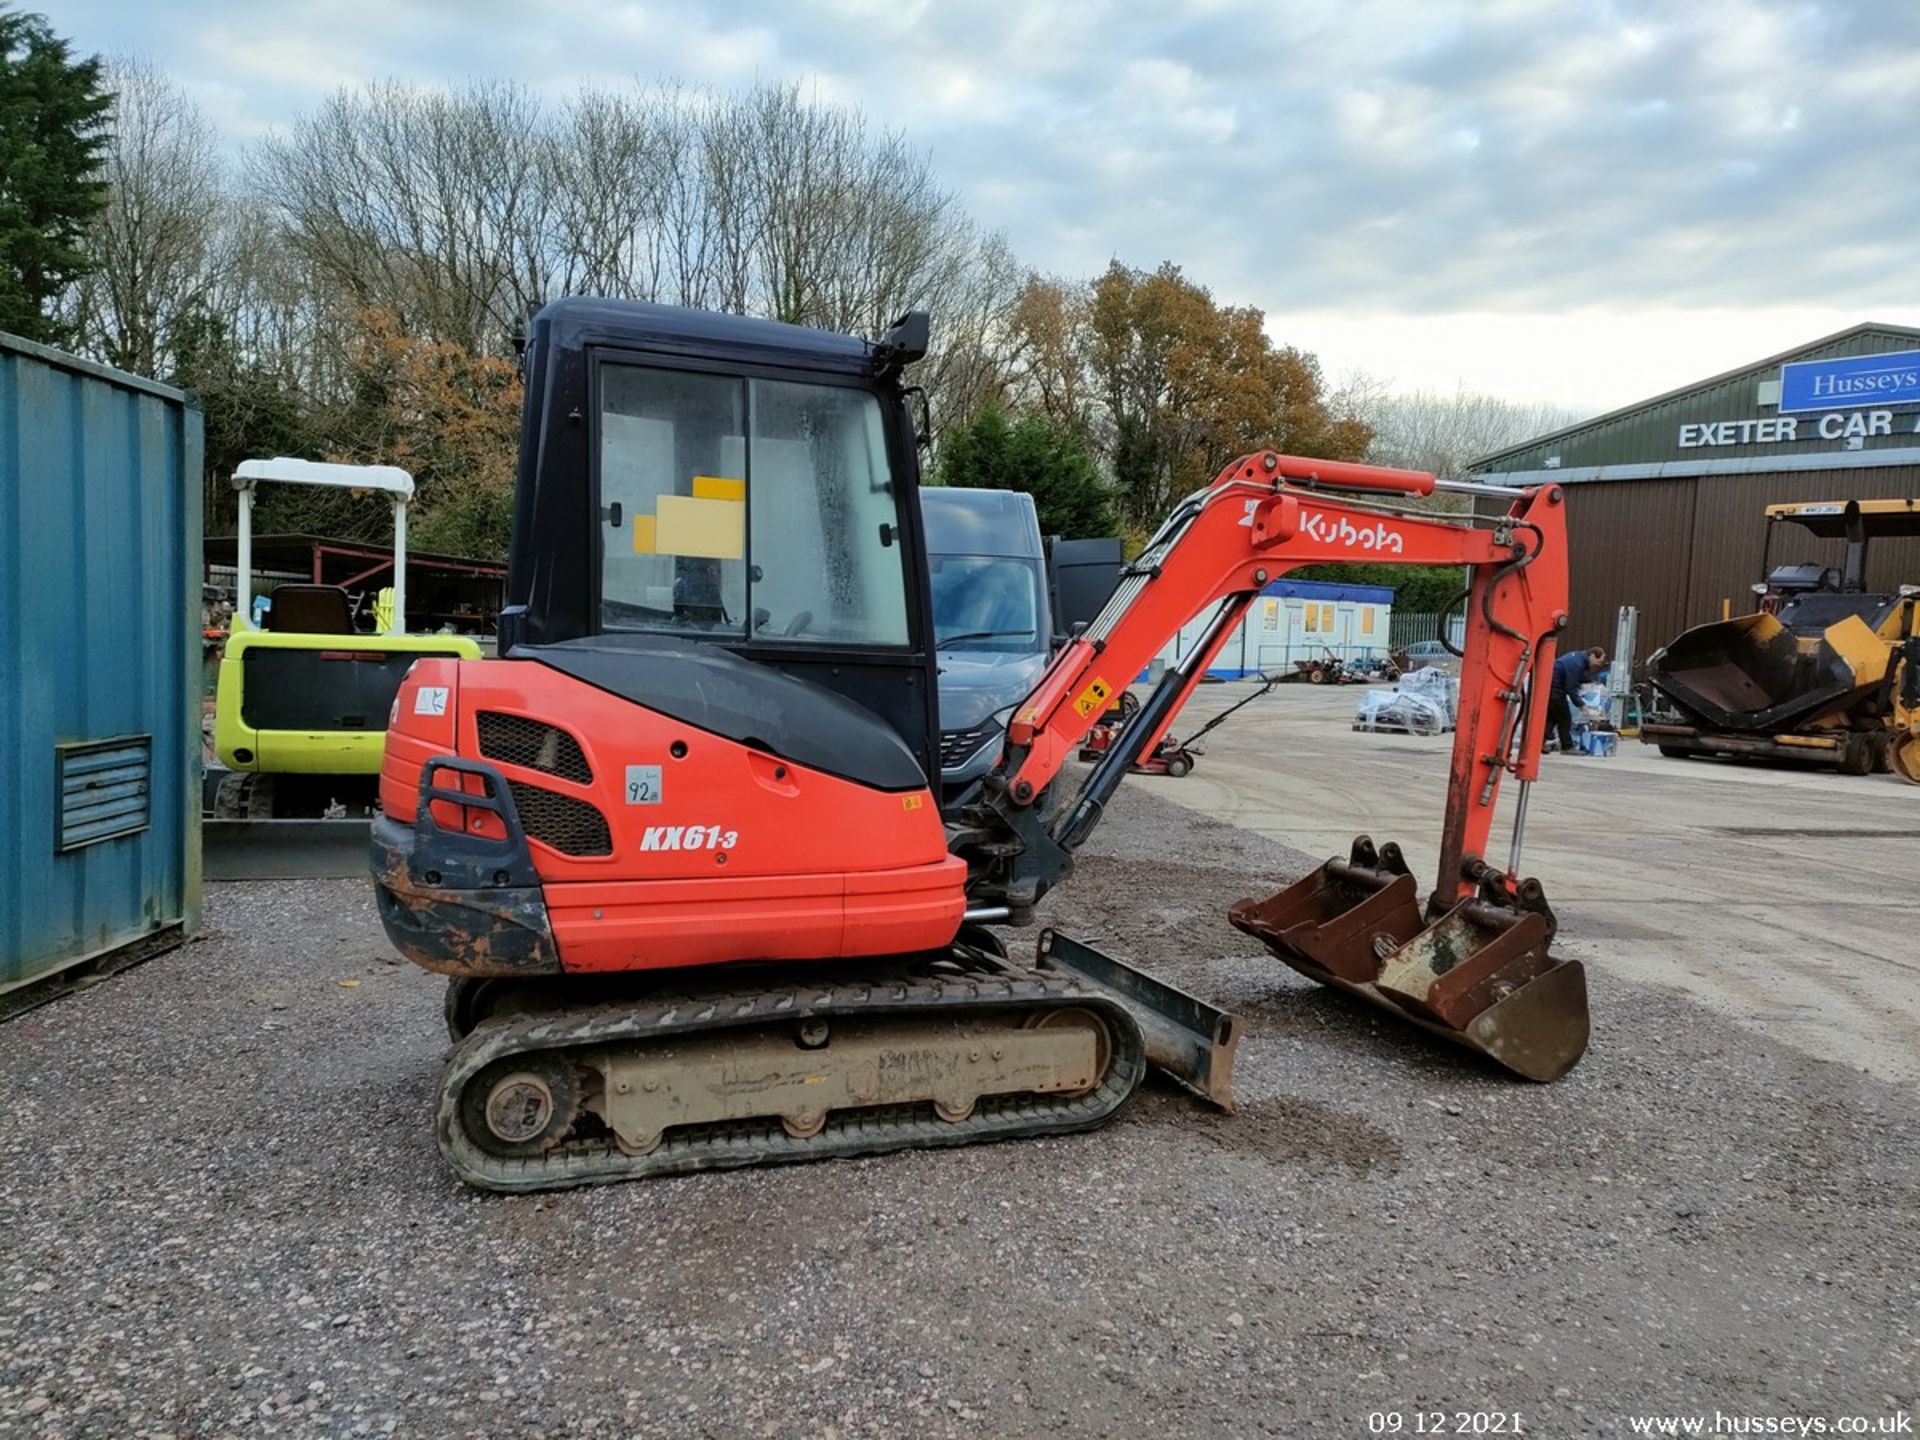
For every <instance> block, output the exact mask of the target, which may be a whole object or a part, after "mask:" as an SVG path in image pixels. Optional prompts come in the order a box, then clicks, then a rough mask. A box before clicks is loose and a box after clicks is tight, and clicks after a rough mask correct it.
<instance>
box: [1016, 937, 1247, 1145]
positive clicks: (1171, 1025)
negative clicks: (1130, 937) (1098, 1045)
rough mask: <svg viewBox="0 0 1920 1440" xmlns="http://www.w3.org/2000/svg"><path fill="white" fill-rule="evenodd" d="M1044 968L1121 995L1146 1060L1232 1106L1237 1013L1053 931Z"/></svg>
mask: <svg viewBox="0 0 1920 1440" xmlns="http://www.w3.org/2000/svg"><path fill="white" fill-rule="evenodd" d="M1039 959H1040V966H1041V968H1042V969H1054V970H1064V971H1066V972H1067V973H1069V974H1071V975H1075V976H1078V977H1079V978H1080V979H1081V980H1084V981H1086V982H1087V983H1088V984H1090V985H1092V986H1094V987H1095V988H1096V989H1098V990H1101V991H1103V992H1105V993H1106V994H1107V995H1108V996H1109V997H1110V998H1111V999H1114V1000H1117V1001H1118V1002H1119V1003H1120V1004H1121V1005H1122V1006H1124V1007H1125V1008H1126V1011H1127V1013H1128V1014H1129V1015H1131V1016H1132V1017H1133V1019H1134V1021H1135V1023H1136V1024H1138V1025H1139V1027H1140V1034H1141V1036H1142V1037H1143V1038H1144V1040H1145V1041H1146V1049H1147V1063H1148V1064H1150V1065H1152V1066H1153V1067H1154V1068H1155V1069H1156V1070H1160V1071H1162V1072H1164V1073H1165V1074H1168V1075H1171V1076H1172V1077H1173V1078H1174V1079H1175V1080H1178V1081H1179V1082H1180V1083H1181V1084H1182V1085H1184V1086H1186V1087H1187V1088H1188V1089H1189V1090H1191V1091H1193V1092H1194V1093H1195V1094H1197V1095H1199V1096H1200V1097H1201V1098H1202V1099H1204V1100H1210V1101H1212V1102H1213V1103H1214V1104H1215V1105H1218V1106H1219V1107H1220V1108H1221V1109H1222V1110H1231V1109H1233V1056H1234V1052H1235V1051H1236V1050H1238V1049H1239V1048H1240V1030H1241V1025H1240V1021H1239V1019H1238V1017H1236V1016H1234V1015H1231V1014H1229V1013H1228V1012H1227V1011H1225V1010H1221V1009H1217V1008H1216V1007H1214V1006H1212V1005H1209V1004H1207V1002H1206V1001H1204V1000H1201V999H1198V998H1196V997H1195V996H1192V995H1189V994H1188V993H1187V992H1186V991H1184V990H1177V989H1175V988H1174V987H1173V986H1171V985H1169V984H1167V983H1166V982H1165V981H1164V980H1157V979H1155V978H1154V977H1153V976H1151V975H1149V974H1147V972H1146V971H1144V970H1136V969H1135V968H1134V967H1133V966H1131V965H1128V964H1127V963H1126V962H1125V961H1121V960H1116V959H1114V958H1113V957H1112V956H1111V955H1106V954H1103V953H1101V952H1100V951H1098V950H1096V949H1094V948H1093V947H1092V946H1091V945H1083V944H1081V942H1080V941H1078V940H1074V939H1071V938H1069V937H1068V936H1065V935H1062V934H1060V933H1058V932H1057V931H1054V930H1043V931H1042V932H1041V934H1040V947H1039Z"/></svg>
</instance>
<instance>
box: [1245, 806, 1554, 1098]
mask: <svg viewBox="0 0 1920 1440" xmlns="http://www.w3.org/2000/svg"><path fill="white" fill-rule="evenodd" d="M1536 892H1537V887H1530V888H1529V892H1528V893H1529V894H1530V895H1534V897H1535V900H1536V902H1537V903H1536V905H1535V907H1534V908H1529V909H1515V908H1510V907H1508V906H1505V905H1501V904H1498V903H1495V902H1494V901H1493V900H1491V899H1489V898H1487V897H1486V896H1485V895H1484V894H1483V895H1482V896H1481V897H1479V898H1473V899H1468V900H1463V901H1461V902H1460V903H1458V904H1456V905H1455V906H1454V907H1453V908H1452V909H1451V910H1448V911H1447V912H1446V913H1445V914H1443V915H1441V916H1439V917H1438V918H1437V919H1435V920H1434V921H1433V923H1432V924H1427V923H1425V922H1424V920H1423V918H1422V915H1421V910H1420V904H1419V896H1418V890H1417V887H1416V885H1415V883H1414V880H1413V877H1412V876H1411V875H1410V874H1408V873H1407V870H1406V863H1405V861H1404V860H1402V859H1401V856H1400V851H1399V848H1398V847H1397V846H1393V845H1386V846H1382V847H1381V848H1380V850H1379V851H1378V852H1376V851H1375V850H1374V847H1373V844H1372V842H1371V841H1370V840H1368V839H1367V838H1366V837H1365V836H1362V837H1361V838H1360V839H1358V840H1356V841H1355V842H1354V846H1353V853H1352V856H1351V857H1350V858H1349V859H1347V860H1344V861H1342V860H1337V859H1336V860H1329V861H1328V862H1327V863H1326V864H1325V865H1322V866H1321V867H1320V868H1319V869H1318V870H1316V871H1314V872H1313V873H1312V874H1311V875H1308V876H1307V877H1306V878H1305V879H1302V880H1299V881H1296V882H1295V883H1294V884H1292V885H1289V886H1288V887H1287V888H1286V889H1284V890H1282V891H1280V892H1279V893H1277V894H1275V895H1272V896H1270V897H1269V898H1267V899H1265V900H1242V901H1241V902H1240V903H1239V904H1237V905H1235V906H1234V907H1233V908H1232V909H1231V910H1229V911H1228V913H1227V918H1228V920H1229V921H1231V922H1232V924H1233V925H1234V927H1235V928H1236V929H1238V930H1241V931H1244V932H1245V933H1246V934H1249V935H1254V936H1258V937H1259V938H1260V939H1261V940H1263V941H1265V942H1266V945H1267V948H1268V949H1270V950H1272V951H1273V953H1274V954H1275V955H1277V956H1279V957H1280V958H1281V959H1282V960H1284V961H1286V963H1287V964H1288V965H1290V966H1292V967H1293V968H1294V969H1295V970H1298V971H1299V972H1300V973H1301V974H1303V975H1305V976H1307V977H1308V978H1309V979H1312V980H1317V981H1320V982H1321V983H1322V984H1326V985H1332V986H1334V987H1335V988H1337V989H1341V990H1345V991H1347V992H1349V993H1350V994H1354V995H1358V996H1359V997H1361V998H1362V999H1364V1000H1367V1001H1369V1002H1371V1003H1373V1004H1375V1005H1377V1006H1380V1007H1381V1008H1382V1009H1385V1010H1388V1011H1391V1012H1393V1013H1394V1014H1396V1015H1399V1016H1401V1017H1402V1018H1403V1019H1408V1020H1411V1021H1413V1022H1414V1023H1415V1024H1416V1025H1419V1026H1420V1027H1422V1028H1423V1029H1427V1030H1431V1031H1433V1032H1434V1033H1436V1034H1439V1035H1443V1036H1445V1037H1446V1038H1447V1039H1450V1040H1453V1041H1454V1042H1456V1043H1457V1044H1461V1045H1464V1046H1466V1047H1467V1048H1469V1049H1472V1050H1478V1051H1480V1052H1481V1053H1482V1054H1485V1055H1487V1056H1490V1057H1491V1058H1492V1059H1494V1060H1496V1061H1497V1062H1499V1063H1500V1064H1502V1065H1504V1066H1506V1067H1507V1068H1508V1069H1509V1070H1512V1071H1513V1072H1514V1073H1516V1074H1518V1075H1523V1076H1525V1077H1526V1078H1528V1079H1530V1080H1553V1079H1557V1078H1558V1077H1559V1076H1561V1075H1563V1074H1565V1073H1566V1072H1567V1071H1568V1070H1570V1069H1572V1068H1573V1066H1574V1064H1575V1063H1576V1062H1577V1061H1578V1060H1579V1059H1580V1056H1581V1055H1582V1054H1583V1053H1584V1052H1585V1050H1586V1045H1587V1033H1588V1018H1587V992H1586V976H1585V972H1584V971H1583V970H1582V969H1581V967H1580V965H1579V964H1578V962H1576V961H1571V960H1559V959H1556V958H1555V957H1554V956H1553V955H1552V954H1550V953H1549V950H1548V947H1549V945H1550V944H1551V942H1552V939H1553V924H1552V918H1551V912H1549V911H1548V910H1547V908H1546V905H1545V902H1544V900H1543V899H1539V897H1538V896H1537V894H1536Z"/></svg>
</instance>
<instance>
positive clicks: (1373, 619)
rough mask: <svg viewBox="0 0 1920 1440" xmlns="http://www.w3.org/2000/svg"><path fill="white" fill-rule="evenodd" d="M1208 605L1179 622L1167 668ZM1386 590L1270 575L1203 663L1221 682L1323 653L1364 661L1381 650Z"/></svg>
mask: <svg viewBox="0 0 1920 1440" xmlns="http://www.w3.org/2000/svg"><path fill="white" fill-rule="evenodd" d="M1212 614H1213V612H1212V610H1211V609H1209V610H1207V611H1205V612H1203V613H1202V614H1200V615H1197V616H1195V617H1194V618H1193V619H1192V620H1189V621H1188V622H1187V623H1186V624H1185V625H1183V626H1181V627H1180V633H1179V634H1178V635H1176V636H1175V637H1174V638H1173V639H1172V640H1170V641H1169V642H1168V643H1167V644H1166V646H1165V647H1164V648H1163V649H1162V650H1161V652H1160V658H1161V659H1162V660H1164V661H1166V662H1167V663H1168V664H1169V665H1171V664H1172V663H1173V662H1174V661H1176V660H1178V659H1179V658H1180V657H1181V656H1183V655H1185V654H1186V653H1187V652H1188V651H1189V650H1191V649H1192V648H1193V647H1194V646H1195V645H1196V644H1198V643H1199V641H1200V637H1201V636H1202V635H1203V634H1204V633H1205V631H1206V627H1207V622H1208V620H1209V619H1210V618H1211V616H1212ZM1392 619H1393V590H1392V587H1390V586H1386V585H1339V584H1331V583H1328V582H1325V581H1320V580H1286V579H1283V580H1275V581H1273V582H1272V583H1271V584H1269V585H1268V586H1267V587H1266V588H1265V589H1263V590H1262V591H1261V592H1260V594H1259V595H1258V596H1257V597H1256V598H1255V599H1254V602H1253V604H1252V605H1250V606H1248V607H1247V613H1246V617H1245V618H1244V619H1243V620H1242V621H1241V622H1240V628H1239V630H1238V631H1237V632H1235V633H1234V634H1232V635H1229V636H1228V637H1227V642H1226V644H1224V645H1222V646H1221V647H1220V652H1219V653H1218V654H1217V655H1215V656H1214V657H1213V663H1212V664H1210V665H1209V666H1207V673H1208V674H1209V675H1212V676H1215V677H1217V678H1219V679H1222V680H1238V679H1241V678H1242V677H1245V676H1249V675H1262V674H1265V675H1278V674H1283V673H1285V672H1288V671H1291V670H1292V669H1293V665H1294V662H1295V661H1296V660H1315V659H1320V658H1322V657H1324V656H1325V655H1326V654H1327V652H1328V651H1332V652H1333V654H1335V655H1336V656H1338V657H1339V658H1340V659H1342V660H1371V659H1376V658H1381V657H1384V656H1385V655H1386V653H1387V635H1388V631H1389V629H1390V628H1391V622H1392Z"/></svg>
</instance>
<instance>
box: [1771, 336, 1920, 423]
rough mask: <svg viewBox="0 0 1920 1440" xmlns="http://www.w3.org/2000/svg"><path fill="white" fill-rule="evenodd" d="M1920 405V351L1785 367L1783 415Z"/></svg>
mask: <svg viewBox="0 0 1920 1440" xmlns="http://www.w3.org/2000/svg"><path fill="white" fill-rule="evenodd" d="M1914 401H1920V350H1895V351H1891V352H1889V353H1888V354H1885V355H1839V356H1834V357H1832V358H1830V359H1826V360H1794V361H1790V362H1789V363H1787V364H1785V365H1782V366H1781V367H1780V413H1781V414H1782V415H1786V414H1791V413H1793V412H1795V411H1807V410H1846V409H1851V408H1854V407H1856V406H1866V405H1904V404H1908V403H1911V402H1914Z"/></svg>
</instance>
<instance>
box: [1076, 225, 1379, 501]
mask: <svg viewBox="0 0 1920 1440" xmlns="http://www.w3.org/2000/svg"><path fill="white" fill-rule="evenodd" d="M1086 329H1087V339H1086V349H1085V354H1086V357H1087V364H1088V369H1089V372H1090V377H1091V381H1092V384H1093V387H1094V389H1095V392H1096V393H1097V394H1098V396H1099V398H1100V399H1101V401H1102V402H1103V404H1104V411H1105V421H1106V425H1107V427H1108V434H1109V445H1110V464H1111V465H1112V468H1113V472H1114V477H1115V480H1116V481H1117V483H1118V485H1119V487H1120V491H1121V494H1122V496H1123V501H1122V503H1123V505H1124V507H1125V509H1126V512H1127V514H1128V516H1129V517H1130V518H1131V519H1133V520H1134V521H1136V522H1137V523H1150V522H1151V521H1153V520H1155V519H1157V518H1158V517H1159V516H1160V515H1162V514H1164V513H1165V511H1166V510H1167V509H1168V508H1169V507H1170V506H1171V505H1172V503H1173V501H1174V500H1175V499H1177V498H1178V497H1179V496H1180V495H1182V494H1185V493H1187V492H1189V491H1191V490H1194V489H1197V488H1199V487H1200V486H1202V485H1204V484H1206V483H1207V482H1208V481H1209V480H1211V479H1212V478H1213V476H1214V475H1215V474H1216V473H1218V471H1219V470H1220V468H1221V467H1222V466H1224V465H1225V464H1226V463H1227V462H1228V461H1230V460H1232V459H1233V458H1234V457H1235V456H1237V455H1241V454H1245V453H1246V452H1247V451H1250V450H1255V449H1261V448H1268V449H1277V450H1284V451H1288V452H1290V453H1293V454H1302V455H1325V456H1329V457H1331V458H1336V459H1358V458H1359V457H1360V456H1361V455H1362V454H1364V453H1365V451H1366V447H1367V442H1368V438H1369V435H1368V431H1367V427H1366V426H1365V424H1364V423H1362V422H1361V421H1359V420H1358V419H1357V418H1354V417H1351V416H1340V415H1335V414H1334V413H1332V412H1331V411H1330V410H1329V409H1328V406H1327V404H1326V401H1325V396H1324V387H1323V384H1322V379H1321V374H1320V367H1319V363H1318V362H1317V361H1316V360H1315V359H1314V357H1313V356H1311V355H1309V354H1307V353H1305V352H1303V351H1300V350H1296V349H1293V348H1291V347H1288V348H1279V347H1276V346H1275V345H1274V344H1273V342H1272V341H1271V340H1270V339H1268V337H1267V333H1266V317H1265V315H1264V314H1262V312H1261V311H1259V310H1257V309H1255V308H1253V307H1251V306H1223V305H1220V304H1218V303H1216V302H1215V300H1214V299H1213V296H1212V295H1211V294H1210V293H1209V292H1208V291H1207V290H1206V289H1205V288H1204V287H1203V286H1200V285H1197V284H1195V283H1194V282H1192V281H1190V280H1188V279H1187V278H1186V277H1185V276H1184V275H1183V274H1182V273H1181V271H1180V268H1179V267H1178V266H1177V265H1174V264H1172V263H1170V262H1169V263H1167V264H1164V265H1162V266H1161V267H1160V268H1159V269H1157V270H1154V271H1151V272H1149V271H1142V270H1133V269H1129V268H1128V267H1126V266H1124V265H1121V264H1120V263H1118V262H1117V261H1116V262H1115V263H1114V264H1113V265H1112V266H1110V267H1109V268H1108V270H1107V272H1106V273H1105V274H1103V275H1102V276H1100V278H1099V279H1097V280H1096V281H1094V283H1093V287H1092V291H1091V298H1090V302H1089V305H1088V309H1087V322H1086Z"/></svg>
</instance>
